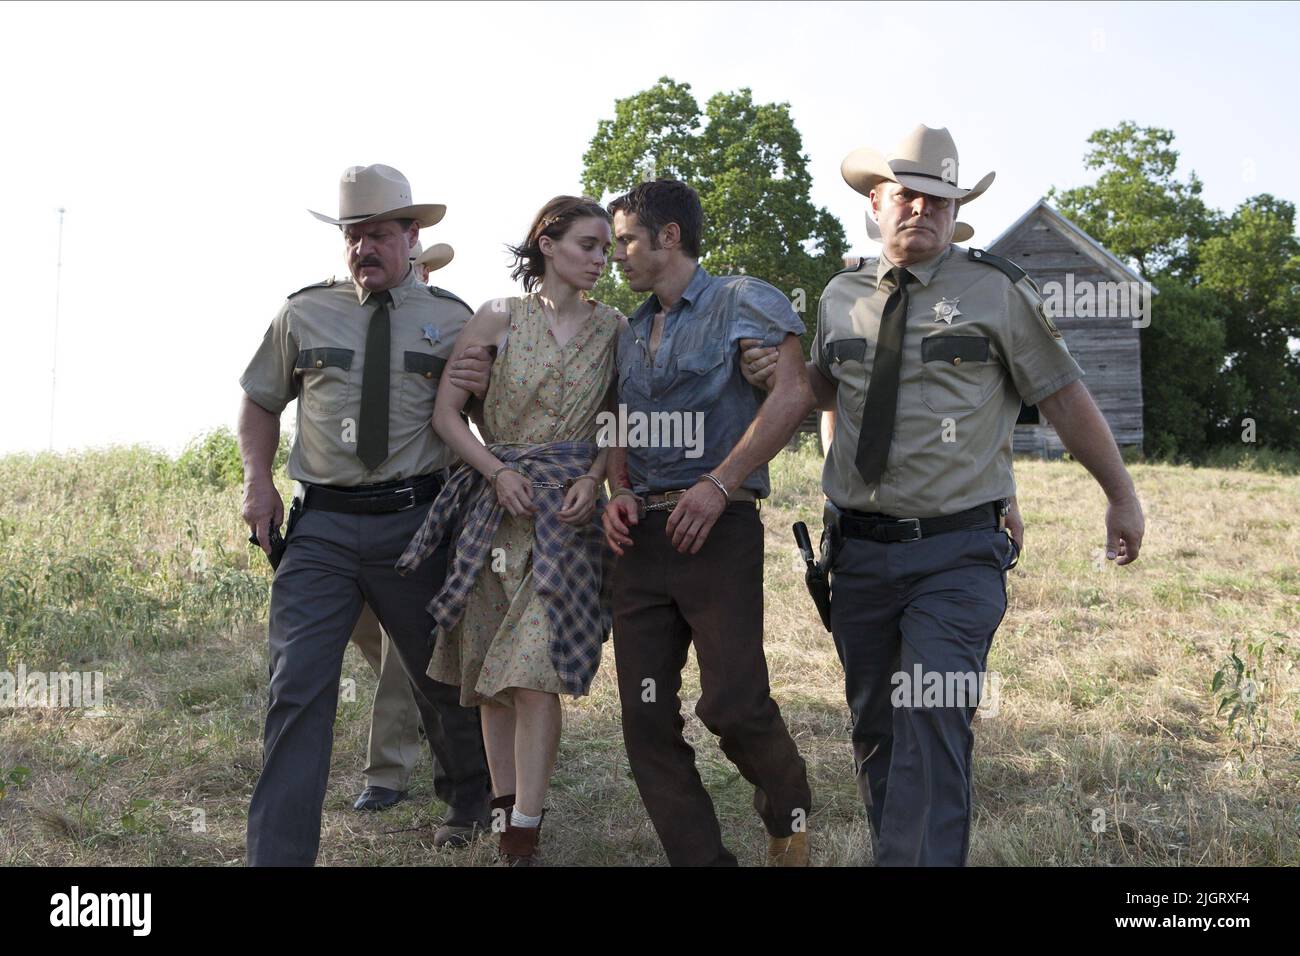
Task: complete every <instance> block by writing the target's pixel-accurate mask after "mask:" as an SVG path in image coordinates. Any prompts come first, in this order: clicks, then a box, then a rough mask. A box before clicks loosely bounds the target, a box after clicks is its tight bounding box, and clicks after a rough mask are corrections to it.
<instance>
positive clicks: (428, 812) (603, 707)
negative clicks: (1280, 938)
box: [0, 449, 1300, 866]
mask: <svg viewBox="0 0 1300 956" xmlns="http://www.w3.org/2000/svg"><path fill="white" fill-rule="evenodd" d="M819 466H820V461H819V459H818V458H817V457H816V456H815V454H813V453H811V452H809V451H807V450H805V451H802V452H799V453H786V454H783V455H782V456H780V458H779V459H778V461H777V462H776V464H775V465H774V468H773V484H774V487H775V489H776V492H775V495H774V497H773V499H771V500H770V501H769V502H768V504H767V506H765V507H764V509H763V518H764V521H765V524H766V526H767V569H766V593H767V598H766V615H767V654H768V660H769V662H770V664H771V670H772V686H773V692H774V695H775V697H776V699H777V701H778V702H779V703H780V705H781V708H782V711H783V713H784V714H785V716H786V719H787V721H788V723H789V725H790V728H791V731H792V732H793V733H794V735H795V737H796V739H797V741H798V743H799V746H800V749H801V751H802V752H803V754H804V756H805V758H806V759H807V760H808V764H809V768H810V772H811V775H812V785H813V790H814V796H815V803H814V812H813V814H812V816H811V819H810V826H811V830H812V833H813V840H814V862H815V863H816V864H820V865H827V866H844V865H856V864H860V863H863V862H867V861H869V859H870V850H869V841H868V840H867V839H866V831H865V828H864V820H863V814H862V811H861V807H860V806H859V804H858V800H857V793H856V789H855V787H854V785H853V782H852V779H851V775H850V761H849V757H848V744H847V733H846V721H847V714H846V709H845V706H844V701H843V695H842V685H841V679H840V670H839V664H838V661H837V660H836V657H835V653H834V649H833V648H832V646H831V642H830V638H829V635H827V634H826V633H825V632H824V631H823V630H822V628H821V626H820V624H819V622H818V621H817V619H816V616H815V612H814V610H813V608H812V605H811V603H810V601H809V599H808V597H807V594H806V592H805V591H804V588H803V580H802V566H801V563H800V562H799V560H798V558H797V555H796V552H795V550H794V547H793V542H792V540H791V535H790V524H791V522H793V521H795V520H799V519H802V520H804V521H807V522H808V524H809V526H810V527H813V528H814V529H816V528H817V527H818V526H819V522H820V500H819V495H818V477H819ZM1017 472H1018V476H1019V481H1020V499H1021V505H1022V510H1023V512H1024V517H1025V521H1026V525H1027V535H1026V544H1027V548H1026V553H1025V555H1024V557H1023V558H1022V560H1021V563H1020V566H1019V567H1018V568H1016V569H1015V570H1014V571H1012V572H1011V574H1010V575H1009V585H1008V586H1009V589H1010V609H1009V611H1008V613H1007V616H1006V619H1005V621H1004V622H1003V625H1002V628H1001V630H1000V631H999V633H998V635H997V637H996V639H995V641H994V644H993V650H992V654H991V656H990V664H989V666H990V669H991V670H992V671H995V672H996V673H997V675H998V677H999V680H1000V685H999V688H998V694H997V699H996V707H995V708H990V713H989V714H988V715H987V716H981V717H980V718H979V719H977V721H976V734H977V742H976V757H975V766H976V769H975V780H976V794H975V821H974V826H973V830H972V849H971V863H972V864H973V865H985V866H987V865H1042V864H1050V865H1084V866H1090V865H1115V864H1119V865H1154V864H1177V865H1228V866H1240V865H1279V864H1282V865H1295V864H1297V863H1300V835H1298V832H1300V728H1298V726H1297V725H1298V723H1300V720H1298V714H1297V711H1300V672H1298V671H1297V668H1296V667H1295V664H1296V663H1297V660H1298V659H1300V646H1298V643H1297V640H1296V636H1297V634H1298V633H1300V611H1298V608H1300V477H1296V476H1294V475H1285V474H1275V473H1267V472H1260V471H1252V470H1218V469H1193V468H1188V467H1174V466H1167V465H1141V464H1139V465H1135V466H1134V467H1133V474H1134V477H1135V479H1136V481H1137V485H1138V489H1139V491H1140V494H1141V496H1142V499H1143V502H1144V504H1145V506H1146V509H1147V540H1146V544H1145V546H1144V548H1143V552H1142V559H1141V560H1140V561H1139V562H1138V563H1137V564H1136V565H1134V566H1132V567H1129V568H1116V567H1114V566H1110V565H1105V566H1101V565H1099V564H1098V563H1097V557H1096V553H1097V550H1098V548H1099V546H1100V545H1101V544H1102V515H1103V508H1104V499H1103V497H1102V495H1101V493H1100V491H1099V490H1098V489H1097V487H1096V485H1095V484H1094V483H1093V482H1092V481H1091V480H1090V479H1089V477H1088V476H1087V474H1086V473H1085V472H1084V471H1083V469H1082V468H1080V467H1079V466H1078V465H1077V464H1073V463H1070V462H1051V463H1048V462H1038V461H1026V462H1020V463H1017ZM285 487H286V490H287V485H286V486H285ZM0 489H3V490H0V500H2V501H3V507H0V671H3V670H6V669H7V670H8V671H10V672H14V671H16V670H17V668H18V666H19V665H20V664H21V665H23V666H24V667H25V668H26V670H27V671H28V672H29V673H30V672H34V671H38V670H39V671H52V670H76V671H99V672H102V673H103V674H104V680H105V692H104V703H103V710H104V711H105V713H104V714H103V715H102V716H96V717H88V716H85V715H84V714H82V713H81V712H78V711H75V710H58V709H53V710H52V709H45V708H30V707H27V708H11V709H8V710H0V790H2V791H3V795H2V796H0V863H4V864H7V865H39V866H49V865H62V864H81V865H149V864H169V865H174V864H185V863H193V864H202V865H239V864H241V863H242V860H243V852H244V849H243V840H244V822H245V813H246V809H247V804H248V798H249V794H250V793H251V791H252V787H253V784H254V782H255V780H256V778H257V773H258V768H259V763H260V751H261V717H262V711H263V708H264V706H265V684H266V677H265V674H266V664H265V654H266V650H265V634H264V632H263V620H264V614H265V607H266V599H267V591H268V584H269V580H270V577H269V570H268V569H267V568H266V565H265V561H264V559H263V558H262V557H261V555H260V554H257V553H254V552H252V549H251V548H249V546H248V545H247V544H246V543H245V537H246V534H247V532H246V531H245V530H243V528H242V525H241V522H240V520H239V518H238V511H239V490H238V488H237V487H229V486H226V487H220V486H219V485H218V484H216V483H205V482H204V481H202V480H200V479H198V478H194V477H191V476H188V475H185V474H182V473H180V472H179V470H178V469H177V468H176V467H175V464H174V463H173V462H171V461H170V460H169V459H167V458H166V457H164V456H161V455H158V454H156V453H153V452H149V451H147V450H141V449H120V450H110V451H105V452H88V453H84V454H80V455H75V456H69V457H65V458H54V457H52V456H11V457H8V458H4V459H0ZM1234 653H1235V654H1236V656H1237V661H1238V662H1239V664H1240V667H1239V668H1238V667H1237V665H1236V664H1234V663H1233V658H1232V655H1233V654H1234ZM1220 672H1221V677H1220V679H1219V685H1218V686H1217V688H1216V687H1215V686H1214V684H1215V675H1216V673H1220ZM344 675H345V677H352V678H354V679H355V680H356V684H357V693H356V701H355V702H353V703H344V704H342V705H341V707H340V711H339V715H338V720H337V723H336V727H335V745H334V765H333V772H332V774H331V778H330V787H329V793H328V796H327V799H326V804H325V833H324V836H323V841H322V848H321V856H320V862H321V863H322V864H328V865H336V866H337V865H374V864H387V865H394V864H398V865H422V866H425V865H432V866H450V865H467V864H478V865H482V864H486V863H488V862H490V856H491V854H490V852H489V851H488V849H487V847H485V846H483V847H478V848H473V849H470V850H462V851H443V852H435V851H434V850H433V849H432V835H433V829H434V827H435V825H436V822H437V819H438V812H439V811H440V810H441V806H440V805H439V804H437V803H436V801H434V799H433V797H432V795H431V786H430V781H429V780H428V777H427V773H428V758H427V756H425V757H424V758H423V760H422V763H421V766H420V769H419V770H418V771H417V784H416V787H415V789H414V790H413V794H412V796H413V799H412V800H410V801H408V802H406V803H403V804H399V805H398V806H397V807H396V808H394V809H393V810H391V811H388V812H386V813H382V814H367V815H361V814H357V813H354V812H353V811H352V810H351V809H350V807H351V802H352V800H353V798H354V797H355V795H356V793H357V792H358V791H359V790H360V788H361V775H360V770H361V767H362V765H363V763H364V750H365V735H366V730H367V726H368V719H369V701H370V695H371V692H372V690H373V686H374V678H373V676H372V674H371V673H370V672H369V670H368V668H367V666H366V664H365V662H364V661H363V660H362V658H361V656H360V655H359V654H358V653H357V652H356V651H355V650H354V649H351V648H350V649H349V651H348V656H347V659H346V661H345V664H344ZM683 693H684V696H685V697H686V698H687V699H686V705H685V707H686V710H687V711H688V732H689V734H690V736H691V740H692V742H693V743H694V745H695V747H696V750H697V754H698V760H699V766H700V771H701V773H702V775H703V777H704V779H705V782H706V784H707V785H708V787H709V789H710V791H711V793H712V794H713V797H714V800H715V802H716V804H717V809H718V813H719V816H720V818H721V820H722V824H723V830H724V834H725V837H726V840H727V842H728V844H729V845H730V846H731V848H732V849H733V851H734V852H736V854H737V855H738V856H739V858H740V860H741V862H742V864H747V865H757V864H759V863H760V862H761V861H762V854H763V850H764V835H763V830H762V827H761V825H760V824H759V822H758V820H757V818H756V817H755V816H754V814H753V811H752V810H751V809H750V799H751V792H750V789H749V787H748V785H747V784H746V783H745V781H744V780H743V779H741V778H740V776H739V775H738V774H737V773H736V771H735V770H734V768H733V767H732V766H731V765H730V764H729V763H728V762H727V761H726V760H725V758H723V756H722V754H721V752H720V751H719V749H718V747H717V745H716V743H715V741H714V740H713V738H712V737H711V736H710V735H709V734H708V733H707V731H705V730H704V728H703V726H702V725H701V724H700V723H699V721H698V720H696V719H695V717H694V715H693V714H690V713H689V711H690V709H691V707H692V706H693V704H694V700H695V698H696V697H697V696H698V675H697V672H696V671H695V670H694V666H693V665H692V667H691V670H690V671H689V672H688V675H687V678H686V686H685V688H684V692H683ZM1234 693H1235V694H1237V697H1236V698H1235V699H1233V698H1231V695H1232V694H1234ZM1225 699H1227V703H1226V705H1225V706H1222V708H1221V704H1223V702H1224V700H1225ZM1234 707H1235V708H1236V713H1235V716H1234V717H1233V719H1232V721H1231V723H1230V722H1229V717H1230V715H1232V714H1233V710H1234ZM544 846H545V849H546V853H547V860H548V862H549V863H550V864H552V865H659V864H661V863H662V862H663V858H662V854H661V852H660V850H659V847H658V844H657V841H656V839H655V836H654V833H653V831H652V829H651V827H650V824H649V822H648V820H647V819H646V816H645V813H644V811H643V809H642V807H641V804H640V801H639V799H638V797H637V793H636V789H635V787H634V785H633V783H632V780H631V778H630V776H629V774H628V768H627V760H626V757H625V756H624V754H623V748H622V742H621V737H620V731H619V722H618V707H617V699H616V696H615V689H614V681H613V674H612V661H609V660H606V662H605V664H604V665H603V667H602V670H601V673H600V675H599V677H598V679H597V682H596V685H595V689H594V693H593V694H592V695H591V696H590V697H589V698H586V699H583V700H581V701H577V702H566V704H565V731H564V738H563V743H562V748H561V753H560V760H559V767H558V770H557V772H556V775H555V782H554V788H553V791H552V795H551V797H550V800H549V812H548V814H547V821H546V829H545V831H544Z"/></svg>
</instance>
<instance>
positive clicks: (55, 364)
mask: <svg viewBox="0 0 1300 956" xmlns="http://www.w3.org/2000/svg"><path fill="white" fill-rule="evenodd" d="M64 212H66V210H65V209H64V208H63V207H62V206H60V207H59V259H58V264H57V265H56V266H55V268H54V348H53V355H52V356H51V358H50V451H54V396H55V387H56V386H57V384H58V377H57V372H58V368H59V289H60V286H61V285H62V284H63V214H64Z"/></svg>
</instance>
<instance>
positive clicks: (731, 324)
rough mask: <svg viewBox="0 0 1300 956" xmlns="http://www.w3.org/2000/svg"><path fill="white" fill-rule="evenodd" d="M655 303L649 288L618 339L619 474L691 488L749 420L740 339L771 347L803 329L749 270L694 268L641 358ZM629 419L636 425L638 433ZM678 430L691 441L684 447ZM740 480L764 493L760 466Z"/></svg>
mask: <svg viewBox="0 0 1300 956" xmlns="http://www.w3.org/2000/svg"><path fill="white" fill-rule="evenodd" d="M659 308H660V306H659V299H658V297H657V296H654V295H651V296H650V298H648V299H647V300H646V301H645V302H643V303H642V304H641V307H640V308H639V309H637V310H636V312H634V313H633V314H632V316H631V318H629V319H628V322H627V325H626V326H625V327H624V328H623V329H622V331H621V332H620V334H619V340H618V353H617V354H618V400H619V403H620V405H621V406H622V408H620V410H619V411H620V415H623V416H626V420H627V422H628V423H629V424H628V429H627V435H626V437H627V439H628V440H627V441H626V444H627V445H628V452H627V460H628V472H629V475H630V477H631V480H632V487H633V490H635V491H636V492H637V494H647V493H656V492H664V491H672V490H675V489H678V488H689V487H691V485H693V484H694V483H695V482H696V481H697V480H699V478H700V476H701V475H703V474H704V473H705V472H709V471H712V470H713V469H715V468H717V467H718V465H720V464H721V463H722V461H723V459H725V458H726V457H727V455H729V454H730V453H731V450H732V449H733V448H734V447H735V446H736V443H737V442H738V441H740V438H741V436H742V435H744V434H745V431H746V429H748V428H749V426H750V424H751V423H752V422H753V420H754V416H755V415H756V414H757V413H758V406H759V393H758V392H757V390H756V389H755V388H754V387H753V386H752V385H750V384H749V383H748V382H746V381H745V379H744V377H743V376H742V375H741V373H740V353H739V347H738V345H737V342H738V341H739V340H740V339H760V340H761V341H762V342H763V344H764V345H771V346H775V345H780V344H781V342H782V341H783V340H784V339H785V337H786V335H787V334H792V335H800V334H802V333H803V331H804V323H803V320H802V319H800V318H799V316H798V315H796V314H795V311H794V309H793V308H792V307H791V305H790V300H789V299H787V298H786V297H785V296H784V295H782V294H781V292H780V291H779V290H778V289H776V288H775V287H773V286H771V285H769V284H768V283H766V282H764V281H762V280H761V279H756V278H754V277H753V276H745V275H735V276H712V275H709V273H707V272H706V271H704V269H703V267H696V270H695V275H694V276H693V277H692V278H691V281H690V284H689V285H687V286H686V291H685V292H683V293H682V297H681V300H680V301H679V302H678V303H677V304H676V305H674V306H673V308H672V310H671V311H669V312H668V314H667V315H666V316H665V317H664V330H663V338H662V340H661V341H660V343H659V350H658V352H657V353H656V355H655V359H654V361H653V362H651V360H650V347H649V341H650V328H651V325H652V324H653V322H654V317H655V313H657V312H658V311H659ZM665 413H667V414H665ZM674 413H676V417H674ZM656 416H657V417H656ZM637 424H640V425H642V426H644V427H645V431H644V433H643V434H642V435H641V436H638V435H637V431H636V427H635V426H636V425H637ZM697 430H698V434H697ZM683 438H690V439H692V441H691V442H690V445H689V446H687V445H686V443H685V442H684V441H683V440H682V439H683ZM622 443H623V442H620V444H622ZM741 487H743V488H748V489H749V490H751V491H753V492H754V493H755V494H756V495H757V496H758V497H760V498H766V497H767V496H768V494H769V493H770V491H771V485H770V484H769V482H768V477H767V465H766V464H764V465H762V466H761V467H760V468H756V469H755V470H754V471H753V472H751V473H750V474H749V476H748V477H746V478H745V480H744V481H743V482H742V483H741Z"/></svg>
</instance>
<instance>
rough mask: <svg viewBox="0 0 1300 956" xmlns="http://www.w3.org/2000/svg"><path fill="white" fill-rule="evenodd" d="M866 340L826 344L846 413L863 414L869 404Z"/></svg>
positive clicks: (828, 359) (841, 340)
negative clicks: (867, 403)
mask: <svg viewBox="0 0 1300 956" xmlns="http://www.w3.org/2000/svg"><path fill="white" fill-rule="evenodd" d="M867 347H868V343H867V340H866V339H837V340H836V341H834V342H827V343H826V348H825V352H826V361H827V364H828V365H829V366H830V369H831V374H832V375H833V376H834V378H835V382H836V384H837V390H838V389H843V390H844V391H843V393H842V394H841V396H840V398H841V400H842V405H843V407H844V408H845V410H846V411H850V412H853V413H855V414H859V415H860V414H861V413H862V409H863V408H864V407H865V406H866V402H867V365H866V362H867Z"/></svg>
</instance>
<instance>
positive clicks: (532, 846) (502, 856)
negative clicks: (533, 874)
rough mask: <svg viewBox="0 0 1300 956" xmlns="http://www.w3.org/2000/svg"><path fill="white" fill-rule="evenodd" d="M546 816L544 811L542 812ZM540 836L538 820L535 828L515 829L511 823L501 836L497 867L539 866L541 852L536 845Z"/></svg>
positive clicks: (540, 826) (540, 827) (540, 828)
mask: <svg viewBox="0 0 1300 956" xmlns="http://www.w3.org/2000/svg"><path fill="white" fill-rule="evenodd" d="M542 816H543V817H545V816H546V811H545V810H543V811H542ZM541 836H542V824H541V821H540V820H539V821H538V823H537V826H535V827H517V826H515V825H514V824H513V823H512V824H510V825H508V826H507V827H506V832H505V833H503V834H501V845H500V851H499V855H498V859H497V866H541V865H542V851H541V848H540V847H539V846H538V845H537V844H538V841H539V840H540V839H541Z"/></svg>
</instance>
